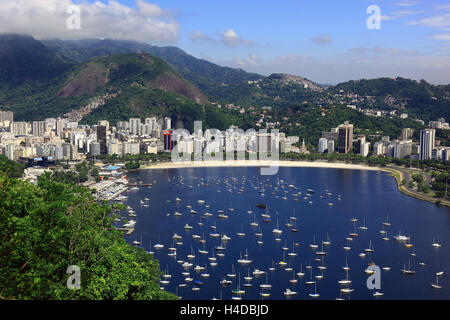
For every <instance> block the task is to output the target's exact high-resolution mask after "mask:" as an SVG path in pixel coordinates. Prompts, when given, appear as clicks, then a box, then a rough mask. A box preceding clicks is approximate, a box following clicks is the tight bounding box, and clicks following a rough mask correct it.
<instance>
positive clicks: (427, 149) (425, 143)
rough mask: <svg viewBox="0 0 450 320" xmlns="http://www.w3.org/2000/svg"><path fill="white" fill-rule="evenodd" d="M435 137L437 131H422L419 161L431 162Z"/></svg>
mask: <svg viewBox="0 0 450 320" xmlns="http://www.w3.org/2000/svg"><path fill="white" fill-rule="evenodd" d="M435 136H436V130H435V129H425V130H421V131H420V152H419V160H431V158H432V157H431V154H432V151H433V148H434V142H435Z"/></svg>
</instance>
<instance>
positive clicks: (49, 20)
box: [0, 0, 180, 44]
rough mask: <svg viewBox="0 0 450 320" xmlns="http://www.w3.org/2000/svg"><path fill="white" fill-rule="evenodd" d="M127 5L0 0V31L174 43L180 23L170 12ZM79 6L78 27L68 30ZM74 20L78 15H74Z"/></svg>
mask: <svg viewBox="0 0 450 320" xmlns="http://www.w3.org/2000/svg"><path fill="white" fill-rule="evenodd" d="M135 4H136V7H129V6H126V5H123V4H120V3H119V2H117V1H114V0H111V1H108V2H107V3H102V2H99V1H96V2H94V3H89V2H87V1H81V2H80V1H76V2H75V1H72V0H16V1H10V0H0V21H1V24H0V32H1V33H23V34H32V35H33V36H35V37H36V38H40V39H42V38H61V39H83V38H112V39H122V40H136V41H144V42H154V43H161V44H167V43H174V42H176V41H177V40H178V37H179V29H180V26H179V24H178V22H177V21H176V20H175V18H174V17H173V14H172V13H171V12H169V11H166V10H163V9H161V8H160V7H159V6H158V5H156V4H152V3H149V2H147V1H145V0H136V2H135ZM73 6H76V7H78V8H79V13H80V14H79V18H80V19H79V22H80V28H79V29H69V28H68V27H67V25H68V19H69V18H71V17H72V18H73V17H74V16H75V15H74V13H75V12H76V11H74V10H73ZM75 19H77V17H76V16H75Z"/></svg>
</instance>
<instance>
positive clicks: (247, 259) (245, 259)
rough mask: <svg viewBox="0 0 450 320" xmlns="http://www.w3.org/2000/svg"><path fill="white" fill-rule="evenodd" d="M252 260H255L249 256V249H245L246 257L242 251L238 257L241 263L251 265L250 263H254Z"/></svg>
mask: <svg viewBox="0 0 450 320" xmlns="http://www.w3.org/2000/svg"><path fill="white" fill-rule="evenodd" d="M252 261H253V260H251V259H249V258H248V250H247V249H245V255H244V258H242V253H241V258H240V259H238V261H237V262H238V263H239V264H241V265H249V264H251V263H252Z"/></svg>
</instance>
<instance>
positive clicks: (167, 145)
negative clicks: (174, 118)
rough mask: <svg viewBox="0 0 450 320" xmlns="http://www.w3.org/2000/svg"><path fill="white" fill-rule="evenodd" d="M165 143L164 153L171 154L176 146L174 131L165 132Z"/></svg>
mask: <svg viewBox="0 0 450 320" xmlns="http://www.w3.org/2000/svg"><path fill="white" fill-rule="evenodd" d="M163 141H164V151H165V152H170V151H172V149H173V147H174V144H173V141H172V130H164V131H163Z"/></svg>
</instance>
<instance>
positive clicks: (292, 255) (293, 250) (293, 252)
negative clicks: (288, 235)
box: [288, 242, 297, 257]
mask: <svg viewBox="0 0 450 320" xmlns="http://www.w3.org/2000/svg"><path fill="white" fill-rule="evenodd" d="M294 248H295V244H294V242H292V252H288V256H289V257H296V256H297V252H295V249H294Z"/></svg>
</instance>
